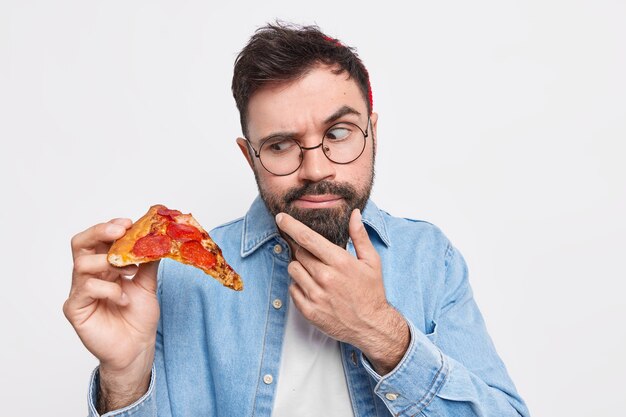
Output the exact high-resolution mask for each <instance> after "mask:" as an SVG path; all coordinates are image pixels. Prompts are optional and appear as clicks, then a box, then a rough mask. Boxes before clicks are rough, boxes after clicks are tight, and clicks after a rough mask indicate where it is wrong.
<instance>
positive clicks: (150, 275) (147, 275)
mask: <svg viewBox="0 0 626 417" xmlns="http://www.w3.org/2000/svg"><path fill="white" fill-rule="evenodd" d="M159 263H160V260H158V261H153V262H147V263H145V264H141V265H139V270H138V271H137V274H136V275H135V277H134V278H133V281H134V282H135V283H136V284H138V285H141V286H142V287H143V288H144V289H146V290H148V291H150V292H153V293H156V288H157V271H158V269H159Z"/></svg>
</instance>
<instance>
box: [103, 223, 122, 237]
mask: <svg viewBox="0 0 626 417" xmlns="http://www.w3.org/2000/svg"><path fill="white" fill-rule="evenodd" d="M124 230H126V229H125V228H124V227H122V226H120V225H119V224H112V223H110V224H109V225H108V226H107V232H108V233H109V234H115V235H118V234H120V233H122V232H123V231H124Z"/></svg>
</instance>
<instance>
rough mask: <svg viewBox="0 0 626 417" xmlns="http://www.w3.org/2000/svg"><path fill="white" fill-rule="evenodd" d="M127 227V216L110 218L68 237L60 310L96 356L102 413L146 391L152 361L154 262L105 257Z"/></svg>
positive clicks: (155, 310) (156, 314) (156, 318)
mask: <svg viewBox="0 0 626 417" xmlns="http://www.w3.org/2000/svg"><path fill="white" fill-rule="evenodd" d="M131 225H132V221H131V220H129V219H114V220H111V221H109V222H108V223H101V224H98V225H96V226H93V227H90V228H89V229H87V230H85V231H84V232H81V233H79V234H77V235H76V236H74V237H73V238H72V256H73V258H74V269H73V272H72V287H71V289H70V295H69V297H68V299H67V300H66V301H65V304H64V305H63V312H64V314H65V316H66V317H67V319H68V320H69V321H70V323H71V324H72V326H73V327H74V329H75V330H76V333H77V334H78V337H80V339H81V341H82V342H83V344H84V345H85V347H86V348H87V349H88V350H89V351H90V352H91V353H92V354H93V355H94V356H95V357H96V358H98V359H99V360H100V369H99V372H100V394H99V400H98V408H99V411H100V412H101V413H102V412H104V411H110V410H114V409H118V408H122V407H125V406H127V405H130V404H132V403H133V402H134V401H136V400H137V399H139V398H140V397H141V396H142V395H143V394H145V392H146V391H147V389H148V386H149V382H150V372H151V369H152V363H153V360H154V346H155V340H156V329H157V324H158V321H159V304H158V301H157V295H156V288H157V280H156V273H157V268H158V262H151V263H148V264H142V265H140V266H139V267H137V266H135V265H129V266H125V267H123V268H118V267H115V266H112V265H110V264H109V263H108V261H107V259H106V257H107V252H108V250H109V248H110V247H111V242H113V241H114V240H116V239H118V238H120V237H122V236H123V235H124V234H125V233H126V230H127V229H129V228H130V226H131ZM133 275H134V278H132V279H129V277H131V276H133Z"/></svg>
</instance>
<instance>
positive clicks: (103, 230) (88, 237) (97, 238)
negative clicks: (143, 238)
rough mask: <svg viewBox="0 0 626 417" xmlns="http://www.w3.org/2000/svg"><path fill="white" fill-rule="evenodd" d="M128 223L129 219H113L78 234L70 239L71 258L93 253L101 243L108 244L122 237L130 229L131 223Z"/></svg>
mask: <svg viewBox="0 0 626 417" xmlns="http://www.w3.org/2000/svg"><path fill="white" fill-rule="evenodd" d="M126 220H128V221H126ZM129 222H130V220H129V219H113V220H111V221H110V222H107V223H100V224H97V225H95V226H92V227H90V228H89V229H87V230H85V231H83V232H81V233H78V234H77V235H75V236H74V237H73V238H72V256H73V257H74V258H76V257H77V256H79V255H81V254H85V253H95V249H96V248H97V247H98V246H101V245H102V244H103V243H110V242H113V241H114V240H116V239H119V238H120V237H122V236H124V234H125V233H126V230H127V227H130V225H131V223H129ZM120 223H123V224H120Z"/></svg>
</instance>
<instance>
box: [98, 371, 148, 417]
mask: <svg viewBox="0 0 626 417" xmlns="http://www.w3.org/2000/svg"><path fill="white" fill-rule="evenodd" d="M155 377H156V369H155V366H154V364H153V365H152V373H151V376H150V385H149V386H148V391H147V392H146V393H145V394H144V395H143V396H141V398H139V399H138V400H137V401H135V402H134V403H132V404H131V405H128V406H126V407H124V408H120V409H119V410H113V411H109V412H108V413H106V414H103V415H102V416H100V414H98V411H97V409H96V404H97V402H98V391H99V386H100V373H99V367H97V368H96V369H94V370H93V372H92V373H91V380H90V382H89V393H88V394H87V401H88V405H89V417H113V416H115V417H130V416H133V417H141V416H156V407H155V404H154V396H153V391H154V385H155Z"/></svg>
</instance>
